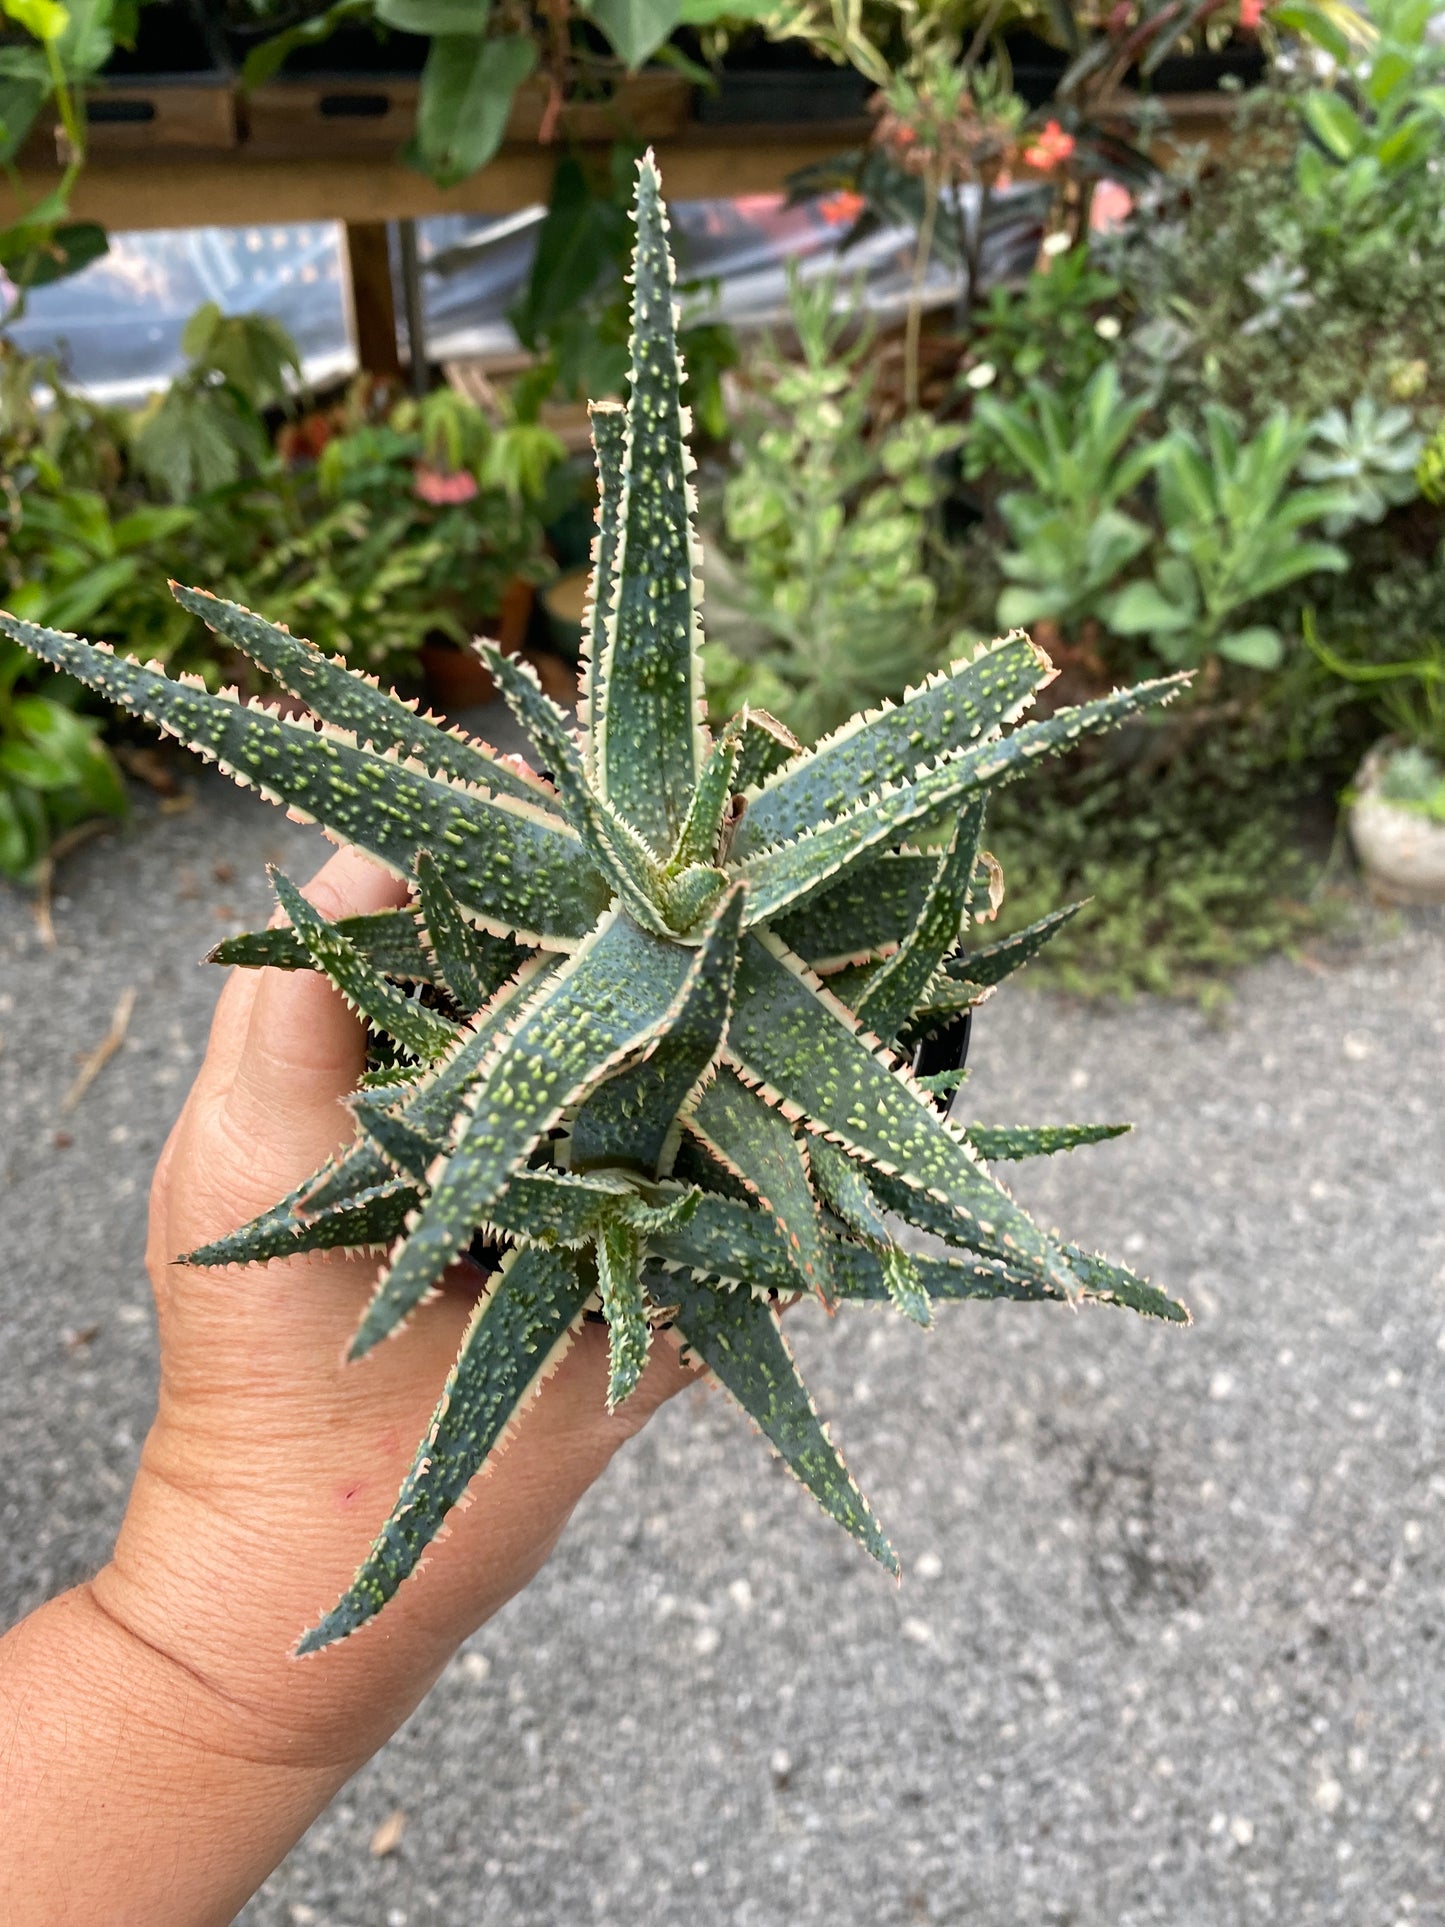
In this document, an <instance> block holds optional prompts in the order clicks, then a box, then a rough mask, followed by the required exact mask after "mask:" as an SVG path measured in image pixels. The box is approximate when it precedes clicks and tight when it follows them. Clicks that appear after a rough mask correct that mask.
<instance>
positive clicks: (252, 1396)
mask: <svg viewBox="0 0 1445 1927" xmlns="http://www.w3.org/2000/svg"><path fill="white" fill-rule="evenodd" d="M307 894H308V895H309V896H310V897H311V899H312V901H314V902H315V903H316V904H317V905H318V907H319V908H321V909H322V910H323V911H324V912H325V913H326V914H327V915H328V916H332V917H336V916H341V915H350V914H354V913H357V912H361V911H365V910H372V909H380V908H383V907H385V906H386V905H388V904H392V903H396V902H398V901H400V900H402V897H403V895H404V893H403V891H402V890H401V888H400V886H399V885H397V884H396V883H395V881H394V880H393V879H391V878H390V877H388V876H386V875H385V874H384V873H383V872H381V871H380V870H378V869H377V868H376V867H375V866H373V865H372V864H370V863H369V862H368V861H367V860H366V859H364V858H361V857H359V856H358V855H356V854H355V853H353V852H343V853H342V854H340V855H338V856H336V857H334V858H333V859H332V860H331V862H330V863H328V864H327V865H326V867H325V869H324V870H323V871H322V872H321V873H320V874H319V876H318V877H317V878H316V880H315V881H314V883H313V884H312V885H311V887H310V889H309V890H308V892H307ZM362 1066H363V1039H362V1030H361V1026H360V1024H359V1022H358V1021H357V1020H356V1019H355V1018H354V1017H353V1016H352V1015H351V1014H350V1013H349V1012H348V1011H347V1010H346V1008H345V1006H344V1005H343V1004H342V1002H341V1000H340V998H339V997H338V996H337V995H336V993H335V992H334V991H332V990H331V989H330V987H329V986H328V985H327V984H326V983H325V982H324V980H323V979H321V978H319V977H316V976H313V975H311V974H309V973H297V974H295V975H288V974H286V973H282V972H278V971H272V970H267V971H263V972H246V973H238V974H237V975H236V976H235V977H234V978H233V979H232V981H231V982H230V983H229V984H228V985H227V986H226V989H225V991H224V992H223V994H222V997H221V1000H220V1003H219V1005H218V1008H217V1012H216V1018H215V1022H214V1025H213V1028H212V1033H211V1041H210V1046H209V1049H208V1052H207V1056H206V1060H205V1063H204V1064H203V1066H202V1069H201V1072H200V1074H199V1076H198V1078H197V1080H196V1084H195V1086H194V1088H193V1090H192V1092H191V1094H190V1097H189V1099H188V1100H187V1103H186V1107H185V1109H184V1111H183V1112H182V1115H181V1117H180V1120H179V1121H178V1123H177V1125H176V1127H175V1129H174V1130H173V1132H172V1134H171V1137H170V1140H169V1142H168V1143H167V1145H166V1148H165V1151H164V1152H163V1154H162V1157H161V1161H160V1164H159V1167H158V1169H157V1172H156V1178H155V1183H154V1186H153V1190H152V1197H151V1234H150V1246H149V1253H148V1261H149V1265H150V1271H151V1277H152V1282H153V1284H154V1287H155V1295H156V1304H157V1311H158V1316H159V1322H160V1339H161V1395H160V1409H159V1415H158V1418H157V1422H156V1425H155V1427H154V1429H153V1431H152V1433H151V1435H150V1437H149V1438H148V1440H147V1442H146V1447H145V1452H144V1455H143V1457H142V1461H141V1468H140V1473H139V1475H138V1478H137V1482H136V1488H135V1492H134V1494H133V1496H132V1500H131V1505H130V1508H129V1510H128V1512H127V1515H126V1521H125V1524H124V1527H123V1529H122V1533H121V1538H120V1541H119V1544H118V1546H117V1550H116V1558H115V1560H114V1562H113V1564H112V1566H111V1567H109V1568H107V1570H106V1572H105V1573H104V1574H102V1575H101V1578H100V1580H98V1581H97V1588H98V1596H99V1598H100V1603H101V1604H102V1606H103V1607H104V1608H105V1609H106V1610H108V1611H110V1612H111V1613H113V1614H114V1616H115V1617H117V1618H119V1619H121V1620H123V1621H124V1622H125V1623H126V1624H127V1625H129V1626H130V1628H131V1629H132V1630H133V1631H136V1632H138V1633H139V1634H140V1635H141V1636H142V1637H143V1638H145V1639H146V1640H147V1641H148V1642H149V1643H150V1644H152V1645H153V1646H156V1647H158V1648H160V1649H161V1650H162V1651H164V1652H166V1653H168V1654H170V1655H171V1656H173V1657H174V1658H175V1659H177V1660H178V1661H179V1662H180V1663H181V1664H182V1665H184V1666H185V1667H187V1669H188V1670H190V1671H191V1672H192V1673H194V1674H196V1675H199V1677H200V1678H201V1679H202V1680H203V1681H204V1682H205V1683H206V1684H207V1685H209V1686H212V1687H213V1688H214V1689H215V1690H216V1692H217V1693H218V1694H219V1695H220V1696H221V1697H222V1698H223V1699H224V1700H225V1701H227V1702H228V1703H229V1704H230V1705H231V1707H232V1708H233V1710H234V1713H235V1716H236V1718H237V1719H238V1721H239V1722H240V1723H241V1727H242V1729H243V1731H244V1732H245V1734H246V1736H247V1737H246V1740H245V1744H247V1745H248V1746H253V1747H260V1748H261V1749H262V1750H263V1752H265V1751H268V1750H270V1749H273V1748H274V1749H276V1751H277V1756H278V1757H281V1758H285V1759H286V1760H287V1761H288V1762H292V1763H294V1762H295V1761H297V1760H298V1758H303V1757H304V1758H308V1759H315V1760H317V1761H320V1760H326V1761H327V1762H332V1761H335V1762H339V1763H342V1764H347V1763H350V1762H351V1761H352V1760H353V1759H357V1758H361V1757H364V1755H365V1754H366V1753H368V1752H370V1751H372V1750H373V1749H374V1747H375V1746H376V1745H377V1744H379V1743H380V1741H381V1739H382V1738H384V1737H385V1735H386V1734H387V1733H389V1732H390V1731H391V1730H392V1729H393V1728H394V1727H395V1725H396V1724H397V1723H398V1721H399V1720H400V1719H402V1718H404V1717H405V1715H406V1713H407V1712H409V1711H410V1710H411V1708H412V1706H414V1705H415V1704H416V1703H417V1702H418V1701H419V1700H420V1699H421V1697H422V1695H423V1694H424V1693H425V1692H426V1690H427V1688H428V1687H429V1685H430V1684H431V1683H432V1681H433V1679H434V1678H435V1677H436V1675H437V1673H438V1672H439V1671H440V1670H441V1668H442V1666H444V1665H445V1663H446V1661H447V1659H448V1658H449V1656H450V1655H451V1653H452V1652H453V1651H454V1649H455V1647H456V1646H457V1644H458V1643H459V1642H460V1641H461V1640H462V1639H464V1638H465V1637H466V1636H467V1634H468V1633H470V1632H471V1631H473V1630H474V1629H475V1627H476V1626H478V1625H479V1624H480V1623H481V1622H482V1621H483V1620H484V1619H486V1618H487V1617H488V1616H489V1615H490V1614H491V1613H492V1612H494V1611H495V1610H496V1609H497V1608H498V1607H499V1606H500V1605H501V1604H502V1603H503V1602H504V1601H505V1600H506V1599H508V1598H509V1597H510V1596H511V1595H512V1594H513V1593H514V1592H516V1591H517V1590H518V1589H519V1588H520V1587H521V1586H523V1585H525V1584H526V1582H527V1581H528V1579H530V1578H531V1577H532V1575H533V1573H534V1572H535V1571H536V1569H537V1568H538V1566H540V1565H541V1563H542V1562H543V1560H544V1559H545V1558H546V1557H547V1555H548V1553H549V1552H550V1551H551V1549H552V1546H553V1545H554V1544H555V1542H556V1539H557V1536H558V1534H559V1533H560V1532H561V1530H562V1527H563V1525H564V1524H565V1523H566V1520H567V1517H568V1515H569V1514H570V1512H571V1510H572V1508H573V1506H574V1505H575V1504H576V1502H577V1500H578V1499H579V1498H580V1497H581V1495H582V1493H583V1492H584V1491H585V1490H586V1488H587V1486H588V1485H590V1484H591V1482H592V1481H593V1480H594V1479H595V1478H596V1477H597V1475H598V1474H599V1473H600V1472H601V1471H602V1469H603V1468H604V1466H605V1465H606V1463H607V1461H608V1460H609V1459H610V1458H611V1456H612V1454H613V1452H614V1451H616V1449H617V1447H618V1446H619V1445H620V1444H621V1443H622V1442H623V1441H624V1440H625V1439H626V1438H627V1437H629V1436H630V1435H631V1434H632V1433H633V1432H635V1431H636V1430H637V1429H638V1428H639V1427H640V1426H641V1425H642V1424H643V1423H644V1422H645V1420H646V1419H647V1418H648V1417H649V1416H650V1414H651V1413H652V1412H653V1411H654V1410H655V1409H656V1408H657V1406H658V1405H659V1404H660V1403H662V1401H663V1400H664V1399H665V1398H667V1397H668V1396H670V1395H671V1394H672V1393H673V1392H675V1391H676V1390H678V1389H679V1388H680V1387H681V1386H682V1385H683V1384H685V1383H687V1382H688V1381H689V1380H690V1378H691V1376H692V1374H691V1372H690V1371H689V1370H688V1369H686V1368H684V1367H683V1366H682V1365H681V1364H680V1363H679V1362H678V1360H677V1355H676V1352H675V1350H673V1349H672V1348H670V1347H668V1346H661V1345H660V1346H658V1347H656V1348H655V1351H654V1359H653V1363H652V1364H651V1366H650V1367H649V1371H648V1374H647V1377H646V1379H645V1380H644V1382H643V1384H642V1385H641V1386H640V1387H639V1388H638V1391H637V1392H636V1393H635V1394H634V1395H633V1397H632V1398H630V1399H629V1400H628V1402H627V1404H626V1405H625V1406H624V1407H623V1408H622V1410H621V1411H620V1412H619V1413H618V1414H617V1415H616V1416H612V1417H609V1415H608V1414H607V1411H606V1406H605V1390H606V1383H607V1356H606V1353H607V1348H606V1341H605V1337H604V1336H603V1335H602V1333H601V1331H600V1329H597V1328H591V1327H587V1328H584V1329H583V1330H582V1331H581V1333H580V1334H579V1338H578V1342H577V1343H576V1344H575V1345H574V1347H573V1349H572V1350H571V1352H570V1353H569V1354H568V1355H567V1357H566V1358H565V1360H564V1361H563V1363H562V1365H561V1367H560V1369H559V1370H558V1372H557V1373H556V1375H555V1377H554V1378H553V1379H552V1380H551V1381H550V1383H549V1384H548V1386H547V1388H546V1391H545V1394H544V1396H543V1397H542V1398H541V1399H540V1400H539V1401H538V1403H537V1404H536V1405H535V1406H534V1407H533V1408H532V1409H531V1410H530V1411H529V1413H528V1414H527V1415H526V1416H525V1418H524V1420H523V1421H522V1422H521V1424H520V1425H519V1427H518V1430H517V1436H516V1438H515V1439H514V1441H513V1443H512V1444H511V1446H510V1447H509V1449H508V1450H507V1452H506V1453H505V1454H504V1455H503V1456H502V1458H501V1460H500V1461H499V1463H498V1465H497V1467H496V1469H495V1471H493V1472H491V1473H489V1474H488V1475H487V1476H486V1477H485V1478H484V1479H482V1480H481V1481H480V1482H479V1483H478V1486H477V1488H476V1492H475V1502H474V1503H473V1504H472V1505H470V1506H469V1507H467V1508H465V1509H459V1510H458V1512H457V1513H455V1514H454V1515H453V1523H452V1528H451V1530H450V1532H449V1534H448V1535H447V1537H446V1540H445V1542H444V1543H442V1544H440V1545H439V1546H438V1547H437V1549H436V1551H435V1553H434V1555H433V1557H432V1558H431V1559H430V1560H429V1562H428V1566H427V1571H426V1576H425V1578H424V1579H423V1580H420V1581H419V1582H418V1583H417V1584H416V1585H414V1586H408V1587H407V1588H405V1589H404V1591H403V1593H402V1595H401V1597H400V1598H398V1599H397V1600H396V1602H395V1603H394V1605H393V1606H392V1608H391V1609H390V1610H389V1612H388V1613H387V1615H386V1619H385V1622H384V1624H383V1625H382V1626H381V1628H380V1629H379V1630H378V1629H367V1631H366V1632H365V1633H364V1634H363V1635H362V1636H361V1637H360V1638H357V1639H355V1640H353V1641H349V1642H347V1643H346V1644H345V1645H343V1646H342V1647H340V1648H338V1649H336V1650H334V1651H332V1652H329V1653H327V1654H325V1655H323V1656H320V1657H319V1658H318V1659H313V1660H310V1661H308V1662H305V1663H302V1664H294V1663H292V1662H291V1660H290V1658H289V1655H290V1652H291V1649H292V1647H293V1646H294V1644H295V1642H296V1639H297V1637H298V1636H299V1634H300V1633H301V1631H302V1630H303V1629H304V1627H305V1626H307V1625H308V1624H310V1623H312V1622H313V1621H314V1620H315V1619H316V1618H317V1617H318V1615H319V1613H320V1612H321V1611H322V1610H324V1608H325V1606H326V1605H327V1604H329V1603H330V1601H331V1600H332V1599H333V1598H334V1597H335V1596H336V1594H337V1593H338V1591H340V1590H341V1589H342V1587H344V1585H345V1583H346V1582H347V1580H348V1579H349V1578H350V1575H351V1573H352V1571H353V1569H354V1568H355V1566H356V1565H357V1564H358V1562H359V1561H360V1559H361V1557H362V1555H363V1553H364V1552H365V1550H366V1548H367V1546H368V1544H369V1543H370V1540H371V1538H372V1535H373V1534H374V1532H375V1530H376V1527H377V1526H378V1525H379V1524H380V1522H381V1521H382V1519H384V1518H385V1516H386V1513H387V1510H388V1508H389V1507H390V1505H391V1503H392V1501H393V1499H394V1497H395V1494H396V1491H397V1488H398V1486H399V1485H400V1483H401V1480H402V1477H403V1475H404V1474H405V1472H406V1470H407V1467H408V1466H409V1464H410V1463H411V1458H412V1454H413V1451H414V1449H415V1442H416V1440H417V1439H418V1438H419V1437H420V1436H421V1435H422V1432H423V1429H424V1426H425V1422H426V1417H427V1414H428V1413H429V1412H430V1410H431V1408H432V1405H433V1403H434V1402H435V1397H436V1388H437V1387H438V1386H439V1385H440V1384H441V1383H442V1381H443V1380H444V1378H445V1376H446V1373H447V1370H448V1368H449V1366H450V1364H451V1362H452V1360H453V1358H454V1357H455V1355H456V1351H457V1347H458V1345H459V1343H460V1341H461V1335H462V1331H463V1327H464V1326H465V1324H466V1320H467V1317H468V1315H469V1313H470V1311H471V1309H472V1305H473V1304H474V1302H475V1298H476V1295H477V1289H478V1286H479V1277H478V1275H477V1274H476V1272H475V1271H474V1270H473V1268H471V1267H470V1266H467V1265H465V1264H463V1265H460V1266H457V1267H455V1268H454V1271H453V1274H452V1277H451V1281H450V1283H449V1287H448V1289H446V1290H445V1291H443V1292H442V1293H440V1294H439V1295H438V1296H437V1297H436V1298H435V1299H434V1300H433V1301H432V1302H431V1303H429V1304H426V1305H424V1306H423V1307H422V1308H421V1309H420V1311H419V1312H418V1313H417V1315H416V1316H415V1318H414V1319H413V1320H412V1322H411V1324H410V1325H409V1326H408V1327H407V1329H406V1330H405V1331H404V1332H403V1333H402V1334H401V1335H400V1337H399V1338H398V1339H397V1340H396V1341H395V1342H393V1343H390V1344H388V1345H385V1346H383V1347H381V1348H379V1349H378V1350H377V1351H376V1352H374V1353H372V1354H371V1355H369V1356H368V1357H367V1358H366V1359H365V1360H364V1361H362V1362H361V1363H360V1364H358V1365H347V1364H345V1363H344V1353H345V1349H346V1345H347V1343H348V1341H349V1339H350V1337H351V1334H352V1332H353V1331H354V1329H355V1326H356V1322H357V1319H358V1317H359V1316H360V1313H361V1310H362V1308H363V1306H364V1305H365V1303H366V1300H367V1298H368V1296H369V1295H370V1291H371V1288H372V1286H373V1284H374V1283H375V1280H376V1275H377V1271H378V1269H379V1261H378V1260H376V1259H367V1258H360V1257H357V1256H354V1255H347V1254H341V1253H326V1254H316V1255H314V1256H308V1257H302V1258H297V1259H292V1260H289V1261H287V1262H286V1263H278V1264H272V1265H269V1266H264V1267H252V1268H248V1269H246V1270H244V1271H243V1270H239V1269H234V1268H233V1269H229V1270H223V1271H216V1272H207V1271H199V1270H190V1269H187V1268H185V1267H182V1266H177V1265H176V1264H175V1263H174V1259H175V1257H176V1255H177V1254H178V1253H180V1252H183V1251H189V1250H192V1249H194V1248H195V1247H196V1246H197V1245H199V1244H201V1243H203V1242H205V1241H206V1240H207V1239H208V1238H212V1237H215V1236H217V1235H219V1234H220V1233H222V1232H225V1231H229V1230H231V1229H232V1228H233V1227H234V1226H235V1225H236V1224H239V1223H241V1222H243V1221H244V1220H246V1219H248V1218H250V1217H252V1216H253V1215H255V1214H256V1213H257V1212H259V1211H261V1210H264V1209H266V1208H267V1207H269V1206H270V1205H272V1204H274V1203H275V1201H276V1200H277V1198H279V1197H281V1196H284V1195H285V1193H286V1192H287V1191H288V1190H289V1189H290V1188H291V1187H292V1185H294V1184H296V1183H298V1182H299V1181H300V1179H301V1178H302V1177H304V1176H305V1175H306V1174H307V1173H308V1172H310V1171H312V1170H314V1169H315V1168H316V1166H317V1165H318V1164H319V1163H320V1162H321V1161H322V1159H324V1158H325V1157H326V1156H327V1155H328V1153H330V1152H331V1151H333V1150H335V1149H336V1148H337V1147H338V1146H339V1145H340V1144H342V1143H343V1142H344V1141H345V1140H346V1139H347V1138H348V1137H349V1136H350V1134H351V1120H350V1118H349V1114H348V1113H347V1112H346V1110H345V1108H344V1106H343V1105H342V1103H341V1099H342V1098H343V1097H344V1096H345V1094H346V1093H347V1092H348V1091H350V1090H352V1089H353V1088H354V1087H355V1084H356V1081H357V1078H358V1076H359V1075H360V1072H361V1069H362Z"/></svg>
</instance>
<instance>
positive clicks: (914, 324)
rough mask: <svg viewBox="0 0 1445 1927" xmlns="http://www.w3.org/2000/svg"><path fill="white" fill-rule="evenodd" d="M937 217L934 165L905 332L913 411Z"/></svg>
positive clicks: (906, 396)
mask: <svg viewBox="0 0 1445 1927" xmlns="http://www.w3.org/2000/svg"><path fill="white" fill-rule="evenodd" d="M937 218H938V175H937V174H936V173H935V172H934V170H933V169H932V168H930V169H929V171H928V173H927V174H926V175H925V176H924V181H923V219H922V220H921V221H920V222H919V224H918V248H917V252H916V253H915V254H914V257H913V282H912V285H911V287H910V288H909V290H908V321H907V325H906V327H905V328H904V333H903V401H904V406H905V407H906V408H907V410H908V412H909V413H910V414H913V413H915V412H916V410H917V408H918V390H919V382H918V344H919V337H920V335H921V333H922V330H923V282H924V278H925V276H926V275H927V273H928V263H929V261H930V260H931V259H932V256H933V228H934V223H935V222H936V220H937Z"/></svg>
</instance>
